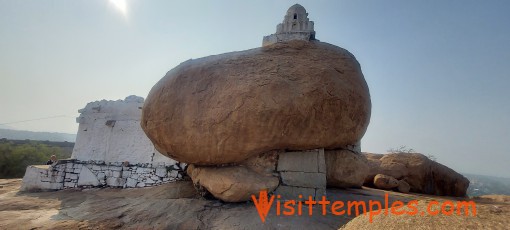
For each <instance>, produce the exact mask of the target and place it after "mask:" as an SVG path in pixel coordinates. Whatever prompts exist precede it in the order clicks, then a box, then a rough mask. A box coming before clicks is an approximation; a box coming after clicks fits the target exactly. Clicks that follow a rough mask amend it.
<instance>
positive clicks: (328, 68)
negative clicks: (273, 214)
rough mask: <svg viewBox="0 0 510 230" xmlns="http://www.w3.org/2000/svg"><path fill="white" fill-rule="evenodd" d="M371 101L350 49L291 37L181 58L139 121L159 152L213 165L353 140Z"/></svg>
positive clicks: (150, 98)
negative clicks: (237, 49)
mask: <svg viewBox="0 0 510 230" xmlns="http://www.w3.org/2000/svg"><path fill="white" fill-rule="evenodd" d="M370 109H371V102H370V95H369V91H368V86H367V84H366V82H365V79H364V77H363V74H362V72H361V68H360V66H359V63H358V62H357V61H356V59H355V58H354V56H353V55H352V54H351V53H349V52H348V51H347V50H345V49H342V48H340V47H337V46H334V45H331V44H327V43H322V42H318V41H314V42H307V41H291V42H288V43H277V44H274V45H270V46H266V47H261V48H255V49H251V50H246V51H240V52H232V53H226V54H221V55H215V56H209V57H204V58H199V59H195V60H188V61H186V62H183V63H181V64H180V65H179V66H177V67H175V68H174V69H172V70H170V71H169V72H168V73H167V74H166V76H165V77H164V78H162V79H161V80H160V81H159V82H158V83H157V84H156V85H155V86H154V87H153V88H152V90H151V91H150V93H149V95H148V96H147V100H146V102H145V105H144V107H143V115H142V121H141V126H142V128H143V130H144V131H145V133H146V134H147V136H148V137H149V138H150V139H151V140H152V142H153V143H154V144H155V146H156V147H157V149H158V150H159V151H160V152H161V153H162V154H166V155H167V156H169V157H172V158H174V159H176V160H178V161H181V162H186V163H193V164H197V165H218V164H224V163H238V162H241V161H243V160H245V159H247V158H249V157H250V156H254V155H257V154H260V153H263V152H268V151H270V150H278V149H288V150H307V149H316V148H326V149H335V148H339V147H342V146H345V145H348V144H354V143H357V142H358V141H359V140H360V139H361V137H362V136H363V135H364V133H365V131H366V129H367V126H368V123H369V120H370Z"/></svg>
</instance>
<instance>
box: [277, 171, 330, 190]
mask: <svg viewBox="0 0 510 230" xmlns="http://www.w3.org/2000/svg"><path fill="white" fill-rule="evenodd" d="M280 175H281V178H282V182H283V184H284V185H289V186H297V187H306V188H322V189H324V188H326V174H324V173H306V172H281V174H280Z"/></svg>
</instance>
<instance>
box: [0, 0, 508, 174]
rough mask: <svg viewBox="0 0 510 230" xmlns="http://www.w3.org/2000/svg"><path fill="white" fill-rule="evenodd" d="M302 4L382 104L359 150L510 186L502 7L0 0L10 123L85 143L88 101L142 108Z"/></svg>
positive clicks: (497, 1)
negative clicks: (508, 181)
mask: <svg viewBox="0 0 510 230" xmlns="http://www.w3.org/2000/svg"><path fill="white" fill-rule="evenodd" d="M120 2H122V0H121V1H120ZM295 3H300V4H301V5H303V6H304V7H305V8H306V9H307V11H308V13H309V18H310V19H311V20H313V21H314V22H315V30H316V31H317V36H316V37H317V38H318V39H319V40H321V41H323V42H328V43H331V44H335V45H337V46H340V47H343V48H346V49H348V50H349V51H350V52H352V53H353V54H354V55H355V56H356V58H357V59H358V61H359V62H360V63H361V67H362V70H363V73H364V75H365V79H366V80H367V83H368V85H369V87H370V93H371V97H372V104H373V107H372V119H371V123H370V125H369V128H368V131H367V133H366V135H365V137H364V138H363V141H362V144H363V146H362V149H363V151H368V152H385V151H386V150H387V149H389V148H392V147H398V146H400V145H407V146H408V147H411V148H414V149H415V150H417V151H420V152H423V153H426V154H433V155H435V156H436V157H437V159H438V161H439V162H441V163H443V164H445V165H447V166H449V167H451V168H453V169H455V170H457V171H460V172H468V173H479V174H486V175H493V176H504V177H510V167H509V166H508V162H510V154H509V153H510V147H509V145H508V144H509V142H510V116H509V115H510V102H509V99H510V90H508V89H509V88H510V70H509V66H510V26H509V23H510V14H509V13H508V12H510V1H505V0H492V1H470V0H449V1H444V0H433V1H418V0H413V1H409V0H399V1H397V0H389V1H378V0H364V1H321V0H318V1H317V0H315V1H296V0H294V1H284V0H278V1H274V0H271V1H270V0H268V1H239V0H224V1H167V0H160V1H156V0H153V1H142V0H126V1H125V4H126V5H125V7H126V12H125V13H123V12H122V11H121V10H119V8H117V7H115V4H113V1H106V0H73V1H68V0H54V1H50V0H45V1H35V0H33V1H26V0H0V80H1V81H0V97H1V104H0V105H1V110H0V124H2V123H9V124H8V126H10V127H13V128H16V129H25V130H34V131H58V132H68V133H75V132H76V131H77V124H76V123H75V117H76V116H78V113H77V110H78V109H80V108H83V107H84V106H85V104H86V103H87V102H90V101H95V100H100V99H109V100H117V99H123V98H125V97H126V96H128V95H132V94H135V95H139V96H143V97H146V95H147V94H148V92H149V90H150V88H151V87H152V86H153V85H154V84H155V83H156V82H157V81H158V80H159V79H160V78H161V77H163V76H164V75H165V73H166V72H167V71H168V70H170V69H171V68H173V67H174V66H176V65H178V64H179V63H181V62H183V61H185V60H187V59H190V58H199V57H203V56H208V55H213V54H219V53H224V52H230V51H238V50H245V49H250V48H254V47H258V46H260V45H261V42H262V37H263V36H264V35H268V34H271V33H274V32H275V30H276V25H277V24H278V23H279V22H281V21H282V20H283V16H284V14H285V12H286V10H287V9H288V7H290V6H291V5H293V4H295ZM50 116H59V117H57V118H52V119H45V120H38V121H32V122H23V123H13V122H16V121H23V120H30V119H35V118H44V117H50Z"/></svg>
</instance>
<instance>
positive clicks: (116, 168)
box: [108, 166, 122, 171]
mask: <svg viewBox="0 0 510 230" xmlns="http://www.w3.org/2000/svg"><path fill="white" fill-rule="evenodd" d="M108 169H109V170H111V171H122V167H120V166H109V167H108Z"/></svg>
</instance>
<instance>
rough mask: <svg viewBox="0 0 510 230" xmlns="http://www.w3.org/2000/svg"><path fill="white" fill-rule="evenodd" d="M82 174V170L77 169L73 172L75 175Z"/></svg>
mask: <svg viewBox="0 0 510 230" xmlns="http://www.w3.org/2000/svg"><path fill="white" fill-rule="evenodd" d="M80 172H81V168H75V169H74V170H73V173H76V174H79V173H80Z"/></svg>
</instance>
